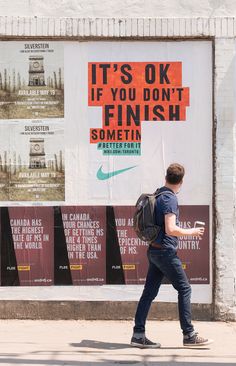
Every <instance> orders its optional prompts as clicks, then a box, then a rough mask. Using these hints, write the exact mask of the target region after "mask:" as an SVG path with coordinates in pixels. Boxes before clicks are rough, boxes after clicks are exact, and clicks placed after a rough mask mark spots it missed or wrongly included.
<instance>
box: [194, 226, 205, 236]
mask: <svg viewBox="0 0 236 366" xmlns="http://www.w3.org/2000/svg"><path fill="white" fill-rule="evenodd" d="M193 230H194V234H193V235H196V236H202V235H203V234H204V231H205V228H204V227H203V226H202V227H195V228H194V229H193Z"/></svg>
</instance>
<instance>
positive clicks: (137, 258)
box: [114, 206, 148, 284]
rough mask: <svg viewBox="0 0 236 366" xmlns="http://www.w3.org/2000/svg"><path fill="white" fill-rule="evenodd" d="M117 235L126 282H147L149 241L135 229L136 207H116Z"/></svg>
mask: <svg viewBox="0 0 236 366" xmlns="http://www.w3.org/2000/svg"><path fill="white" fill-rule="evenodd" d="M114 212H115V223H116V230H117V236H118V241H119V246H120V252H121V259H122V266H123V271H124V276H125V283H126V284H143V283H144V282H145V278H146V274H147V268H148V260H147V255H146V253H147V247H148V245H147V243H145V242H143V241H142V240H140V239H139V238H138V237H137V235H136V234H135V232H134V229H133V213H134V207H131V206H117V207H114Z"/></svg>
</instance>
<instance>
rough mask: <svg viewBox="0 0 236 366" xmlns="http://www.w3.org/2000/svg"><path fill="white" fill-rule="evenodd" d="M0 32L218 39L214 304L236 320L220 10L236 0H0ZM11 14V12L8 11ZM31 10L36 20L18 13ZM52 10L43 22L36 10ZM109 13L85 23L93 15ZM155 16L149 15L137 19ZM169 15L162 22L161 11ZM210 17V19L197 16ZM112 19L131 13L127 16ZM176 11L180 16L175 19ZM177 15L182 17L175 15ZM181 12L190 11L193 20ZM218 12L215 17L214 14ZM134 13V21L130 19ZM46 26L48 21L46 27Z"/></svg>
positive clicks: (233, 27)
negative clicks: (17, 18) (61, 19)
mask: <svg viewBox="0 0 236 366" xmlns="http://www.w3.org/2000/svg"><path fill="white" fill-rule="evenodd" d="M0 16H2V18H0V34H1V36H2V37H4V36H8V35H16V36H18V37H19V39H20V37H21V36H24V35H26V36H27V35H32V36H39V35H42V36H52V37H53V36H54V35H55V36H60V35H62V36H67V37H70V36H72V35H74V36H82V37H83V36H84V35H85V36H87V37H88V38H89V37H90V36H93V37H96V36H99V37H103V36H105V37H106V36H111V37H112V36H117V37H123V36H126V37H132V36H135V37H141V38H142V36H144V35H147V36H149V37H152V36H153V37H168V36H169V37H170V38H171V37H173V36H176V37H179V36H180V37H182V38H184V37H189V36H192V37H197V38H198V39H199V38H201V37H202V36H211V37H213V38H214V40H215V51H214V56H215V72H214V79H215V95H214V97H215V107H214V117H215V121H216V134H215V147H216V150H215V151H216V161H215V166H216V176H215V190H216V197H215V203H216V218H217V221H216V238H215V243H214V248H213V254H214V256H215V262H216V271H215V304H216V315H217V317H218V318H220V319H231V320H232V319H234V320H236V225H235V221H236V212H235V207H236V197H235V195H236V164H235V152H236V151H235V150H236V128H235V127H236V123H235V105H236V103H235V97H236V95H235V90H236V88H235V85H236V77H235V76H236V68H235V67H236V66H235V63H236V61H235V48H236V46H235V37H236V20H235V19H233V18H232V19H229V20H227V19H224V18H222V19H221V20H219V19H218V20H216V21H215V20H213V19H212V18H213V17H228V16H230V17H233V16H236V1H235V0H225V1H223V0H188V1H187V0H169V1H166V0H158V1H157V0H146V1H144V0H126V1H125V0H120V1H117V0H116V1H115V0H103V1H100V0H99V1H98V0H54V1H52V0H51V1H50V0H40V1H39V0H12V1H9V0H1V3H0ZM4 16H7V18H5V17H4ZM12 16H13V17H18V16H19V17H31V20H30V22H28V23H27V21H26V20H25V19H24V20H21V19H19V21H17V22H16V20H13V21H12V20H11V17H12ZM35 16H37V17H48V18H50V19H51V20H50V19H49V20H47V22H44V21H43V20H42V19H41V20H40V22H39V20H38V21H36V20H35V19H34V17H35ZM60 17H62V18H63V17H73V18H85V22H81V21H80V20H76V19H74V20H73V21H71V23H70V22H68V21H65V22H62V23H61V22H60V19H59V18H60ZM99 17H102V18H106V17H108V18H110V19H108V20H107V22H106V21H101V20H99V19H98V21H93V20H92V21H91V22H88V21H87V22H86V18H99ZM137 17H140V18H146V17H152V18H153V19H152V20H151V21H150V22H149V21H146V20H145V19H141V20H140V21H138V22H137V21H136V20H131V19H130V18H137ZM161 17H167V18H169V20H168V21H165V22H163V24H162V21H161V20H160V19H159V20H155V19H154V18H161ZM196 17H206V18H208V19H198V20H196V19H194V18H196ZM53 18H54V19H55V22H54V21H53ZM111 18H126V19H127V20H128V21H127V22H124V21H122V19H120V21H119V20H118V19H117V21H113V20H112V19H111ZM173 18H175V19H173ZM176 18H177V19H176ZM178 18H187V21H184V22H183V21H182V20H179V19H178ZM209 18H211V21H209ZM129 20H130V21H129ZM44 25H45V26H44Z"/></svg>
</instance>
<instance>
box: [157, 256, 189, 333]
mask: <svg viewBox="0 0 236 366" xmlns="http://www.w3.org/2000/svg"><path fill="white" fill-rule="evenodd" d="M151 260H152V261H153V263H155V264H156V265H157V266H158V268H159V269H160V270H161V271H162V273H163V274H164V275H165V277H166V278H167V279H168V280H169V281H170V282H171V284H172V285H173V287H174V288H175V289H176V290H177V291H178V307H179V319H180V326H181V329H182V331H183V334H191V333H193V332H194V328H193V325H192V323H191V319H192V314H191V287H190V285H189V282H188V279H187V276H186V274H185V272H184V270H183V267H182V263H181V261H180V259H179V258H178V256H177V255H176V253H175V252H173V251H169V250H165V251H162V253H160V255H159V256H158V257H154V256H153V257H152V258H151Z"/></svg>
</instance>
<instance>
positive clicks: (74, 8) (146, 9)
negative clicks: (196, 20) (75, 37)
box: [0, 0, 236, 18]
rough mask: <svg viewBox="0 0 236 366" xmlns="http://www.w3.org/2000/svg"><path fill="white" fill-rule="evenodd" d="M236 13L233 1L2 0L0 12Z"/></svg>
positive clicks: (78, 14)
mask: <svg viewBox="0 0 236 366" xmlns="http://www.w3.org/2000/svg"><path fill="white" fill-rule="evenodd" d="M235 14H236V2H235V1H234V0H168V1H167V0H145V1H144V0H119V1H117V0H103V1H100V0H11V1H9V0H1V4H0V15H8V16H47V17H48V16H49V17H116V18H129V17H133V18H134V17H175V18H176V17H193V16H194V17H195V16H197V17H200V16H202V17H203V16H204V17H205V16H206V17H215V16H233V15H235Z"/></svg>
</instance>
